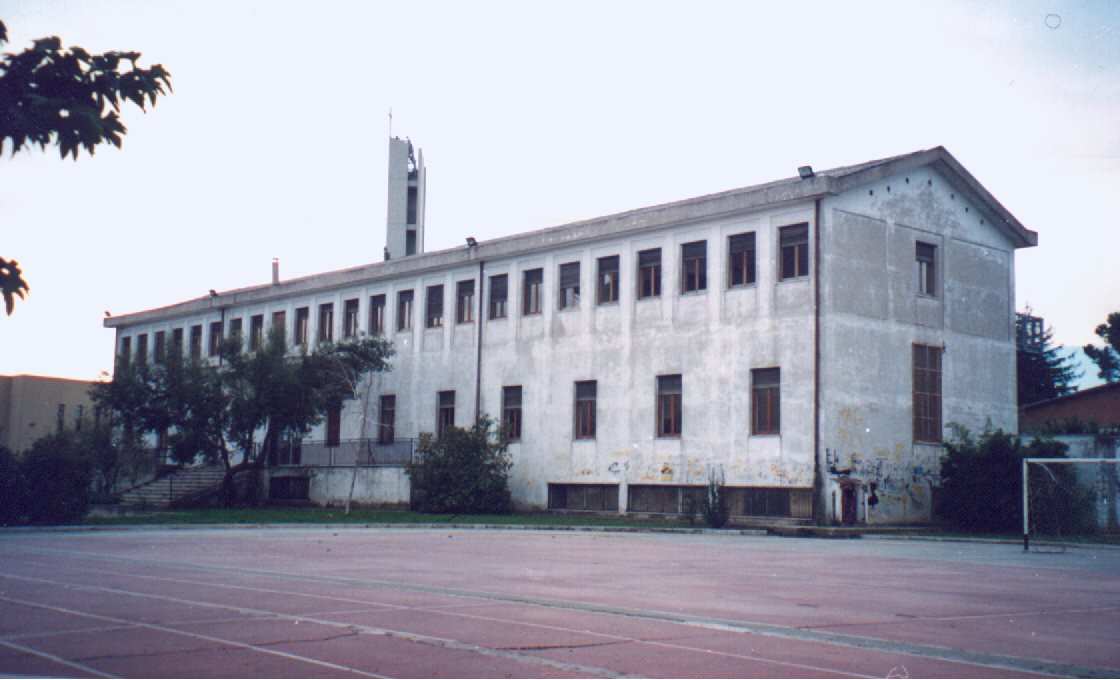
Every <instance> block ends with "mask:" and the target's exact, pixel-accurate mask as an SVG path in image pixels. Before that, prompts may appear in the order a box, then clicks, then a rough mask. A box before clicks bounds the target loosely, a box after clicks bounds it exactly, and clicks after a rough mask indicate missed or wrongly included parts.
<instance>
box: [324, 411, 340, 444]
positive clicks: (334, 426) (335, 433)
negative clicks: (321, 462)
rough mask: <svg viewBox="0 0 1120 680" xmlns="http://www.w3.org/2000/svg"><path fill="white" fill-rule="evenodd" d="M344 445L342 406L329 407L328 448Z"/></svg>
mask: <svg viewBox="0 0 1120 680" xmlns="http://www.w3.org/2000/svg"><path fill="white" fill-rule="evenodd" d="M341 443H342V405H341V404H332V405H330V406H328V407H327V441H326V445H327V446H328V447H333V446H338V445H340V444H341Z"/></svg>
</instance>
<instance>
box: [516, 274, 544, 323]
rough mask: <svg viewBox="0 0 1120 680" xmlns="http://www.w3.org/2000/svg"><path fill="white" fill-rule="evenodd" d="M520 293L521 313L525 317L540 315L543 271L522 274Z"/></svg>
mask: <svg viewBox="0 0 1120 680" xmlns="http://www.w3.org/2000/svg"><path fill="white" fill-rule="evenodd" d="M523 280H524V287H523V289H522V291H521V297H522V305H521V313H522V314H524V315H525V316H529V315H531V314H540V313H541V289H542V288H543V287H544V270H543V269H530V270H528V271H526V272H525V273H524V279H523Z"/></svg>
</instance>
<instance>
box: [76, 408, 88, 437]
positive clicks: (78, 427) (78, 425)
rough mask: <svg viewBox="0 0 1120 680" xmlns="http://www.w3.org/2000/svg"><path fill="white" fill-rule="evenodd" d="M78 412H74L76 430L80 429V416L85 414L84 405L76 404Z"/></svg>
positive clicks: (79, 430)
mask: <svg viewBox="0 0 1120 680" xmlns="http://www.w3.org/2000/svg"><path fill="white" fill-rule="evenodd" d="M77 409H78V412H77V413H75V414H74V429H75V430H77V431H78V432H81V431H82V416H83V415H84V414H85V410H86V407H85V406H83V405H82V404H78V407H77Z"/></svg>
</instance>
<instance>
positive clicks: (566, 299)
mask: <svg viewBox="0 0 1120 680" xmlns="http://www.w3.org/2000/svg"><path fill="white" fill-rule="evenodd" d="M559 288H560V297H559V299H558V300H557V302H556V308H557V309H574V308H576V307H579V262H567V263H565V264H562V265H560V287H559Z"/></svg>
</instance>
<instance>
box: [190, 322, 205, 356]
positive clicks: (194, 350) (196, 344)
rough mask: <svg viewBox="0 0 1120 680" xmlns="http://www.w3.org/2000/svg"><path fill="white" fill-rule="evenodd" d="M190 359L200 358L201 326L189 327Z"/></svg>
mask: <svg viewBox="0 0 1120 680" xmlns="http://www.w3.org/2000/svg"><path fill="white" fill-rule="evenodd" d="M191 358H192V359H201V358H202V325H201V324H199V325H196V326H191Z"/></svg>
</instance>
